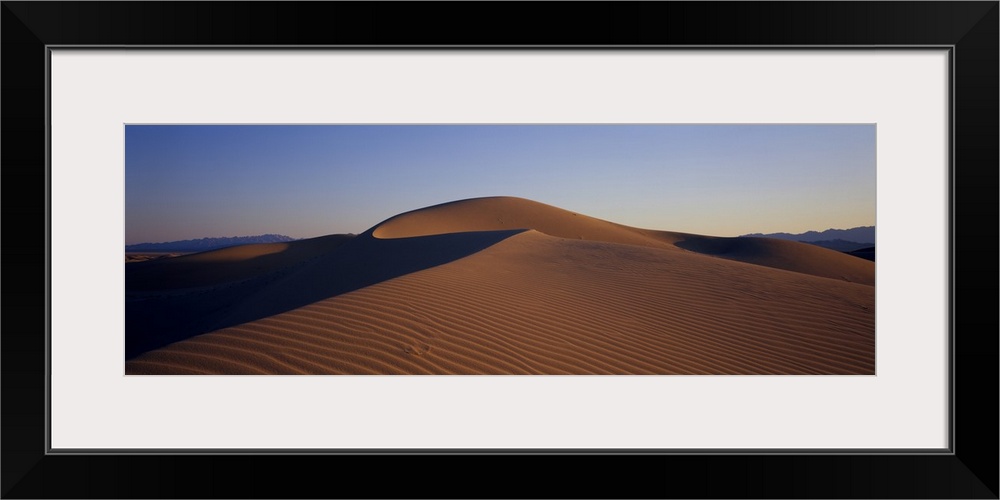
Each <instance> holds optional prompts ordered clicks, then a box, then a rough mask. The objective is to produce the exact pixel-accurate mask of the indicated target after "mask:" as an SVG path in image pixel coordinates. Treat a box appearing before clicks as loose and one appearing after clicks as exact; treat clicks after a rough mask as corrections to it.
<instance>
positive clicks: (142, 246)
mask: <svg viewBox="0 0 1000 500" xmlns="http://www.w3.org/2000/svg"><path fill="white" fill-rule="evenodd" d="M286 241H295V238H292V237H290V236H284V235H281V234H262V235H259V236H233V237H223V238H201V239H199V240H181V241H167V242H163V243H137V244H135V245H125V251H126V252H207V251H209V250H218V249H220V248H226V247H231V246H236V245H250V244H253V243H284V242H286Z"/></svg>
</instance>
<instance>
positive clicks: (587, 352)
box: [125, 197, 875, 375]
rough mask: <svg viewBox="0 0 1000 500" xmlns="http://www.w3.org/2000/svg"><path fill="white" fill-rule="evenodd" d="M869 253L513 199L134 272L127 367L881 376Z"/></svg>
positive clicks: (129, 287)
mask: <svg viewBox="0 0 1000 500" xmlns="http://www.w3.org/2000/svg"><path fill="white" fill-rule="evenodd" d="M874 285H875V263H874V262H871V261H868V260H864V259H860V258H857V257H854V256H851V255H846V254H843V253H840V252H837V251H833V250H828V249H825V248H821V247H817V246H814V245H809V244H805V243H798V242H793V241H785V240H778V239H770V238H722V237H711V236H701V235H695V234H685V233H676V232H668V231H654V230H647V229H638V228H633V227H628V226H623V225H619V224H615V223H612V222H608V221H604V220H600V219H595V218H592V217H588V216H586V215H583V214H577V213H573V212H570V211H566V210H562V209H559V208H556V207H553V206H549V205H545V204H542V203H538V202H534V201H530V200H525V199H520V198H511V197H495V198H477V199H470V200H462V201H456V202H452V203H446V204H442V205H436V206H432V207H428V208H423V209H420V210H415V211H412V212H408V213H404V214H401V215H398V216H395V217H393V218H390V219H388V220H386V221H384V222H382V223H381V224H378V225H376V226H375V227H373V228H371V229H369V230H368V231H366V232H364V233H362V234H360V235H357V236H350V235H331V236H325V237H320V238H313V239H309V240H299V241H291V242H285V243H272V244H258V245H244V246H239V247H231V248H226V249H222V250H216V251H210V252H203V253H198V254H191V255H184V256H180V257H174V258H168V259H157V260H152V261H148V262H138V263H131V264H127V265H126V275H125V302H126V307H125V316H126V317H125V359H126V361H125V372H126V374H356V375H361V374H485V375H499V374H523V375H541V374H560V375H583V374H649V375H668V374H718V375H723V374H786V375H803V374H862V375H871V374H874V373H875V286H874Z"/></svg>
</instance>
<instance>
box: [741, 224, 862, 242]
mask: <svg viewBox="0 0 1000 500" xmlns="http://www.w3.org/2000/svg"><path fill="white" fill-rule="evenodd" d="M743 236H747V237H758V238H777V239H779V240H791V241H803V242H806V243H816V242H821V241H833V240H843V241H851V242H859V243H868V245H866V246H872V245H874V244H875V226H859V227H852V228H851V229H827V230H826V231H806V232H804V233H799V234H791V233H771V234H762V233H751V234H744V235H743Z"/></svg>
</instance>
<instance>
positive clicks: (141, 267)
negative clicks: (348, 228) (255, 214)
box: [125, 234, 353, 291]
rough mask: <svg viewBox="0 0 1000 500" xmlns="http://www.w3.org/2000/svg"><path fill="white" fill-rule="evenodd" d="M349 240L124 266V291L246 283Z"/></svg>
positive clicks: (243, 248)
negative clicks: (242, 281) (244, 281)
mask: <svg viewBox="0 0 1000 500" xmlns="http://www.w3.org/2000/svg"><path fill="white" fill-rule="evenodd" d="M351 238H353V236H351V235H346V234H333V235H329V236H321V237H319V238H310V239H306V240H298V241H291V242H288V243H261V244H254V245H239V246H234V247H229V248H222V249H219V250H211V251H208V252H201V253H195V254H189V255H182V256H179V257H172V258H168V259H157V260H150V261H146V262H136V263H132V264H128V265H126V266H125V290H127V291H141V290H169V289H176V288H193V287H203V286H209V285H217V284H220V283H226V282H233V281H240V280H246V279H249V278H252V277H254V276H258V275H261V274H265V273H269V272H273V271H276V270H278V269H281V268H284V267H288V266H292V265H295V264H297V263H299V262H301V261H304V260H308V259H310V258H313V257H316V256H318V255H322V254H324V253H328V252H330V251H332V250H334V249H335V248H337V247H339V246H340V245H342V244H344V242H346V241H348V240H350V239H351Z"/></svg>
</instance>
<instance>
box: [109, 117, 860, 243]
mask: <svg viewBox="0 0 1000 500" xmlns="http://www.w3.org/2000/svg"><path fill="white" fill-rule="evenodd" d="M875 180H876V177H875V125H127V126H126V127H125V243H126V244H135V243H145V242H164V241H175V240H185V239H196V238H204V237H223V236H249V235H259V234H268V233H276V234H284V235H287V236H291V237H293V238H309V237H315V236H322V235H326V234H335V233H361V232H364V231H366V230H367V229H369V228H370V227H372V226H374V225H376V224H378V223H379V222H381V221H383V220H385V219H387V218H389V217H392V216H394V215H397V214H399V213H403V212H407V211H410V210H415V209H418V208H422V207H426V206H430V205H436V204H439V203H445V202H448V201H455V200H460V199H466V198H476V197H481V196H518V197H522V198H528V199H532V200H535V201H538V202H542V203H546V204H549V205H554V206H557V207H559V208H564V209H567V210H571V211H574V212H579V213H582V214H585V215H589V216H592V217H597V218H600V219H605V220H609V221H612V222H617V223H620V224H625V225H629V226H635V227H641V228H647V229H662V230H668V231H682V232H689V233H698V234H706V235H715V236H737V235H741V234H747V233H774V232H789V233H799V232H805V231H809V230H817V231H822V230H825V229H830V228H836V229H846V228H851V227H857V226H870V225H874V224H875Z"/></svg>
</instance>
